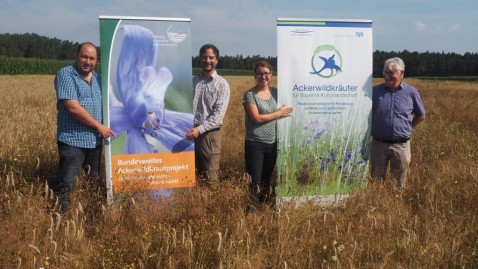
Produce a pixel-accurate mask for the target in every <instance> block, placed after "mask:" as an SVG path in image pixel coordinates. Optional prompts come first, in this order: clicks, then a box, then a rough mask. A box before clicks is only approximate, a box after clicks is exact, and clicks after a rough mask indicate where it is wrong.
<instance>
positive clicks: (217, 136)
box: [194, 130, 222, 184]
mask: <svg viewBox="0 0 478 269" xmlns="http://www.w3.org/2000/svg"><path fill="white" fill-rule="evenodd" d="M221 139H222V134H221V130H215V131H210V132H207V133H204V134H201V135H200V136H199V137H198V138H196V140H195V141H194V143H195V145H194V147H195V148H194V149H195V154H196V171H197V175H198V179H199V180H200V181H201V180H202V181H205V182H204V183H207V184H216V183H218V182H219V162H220V160H221Z"/></svg>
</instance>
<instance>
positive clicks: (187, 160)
mask: <svg viewBox="0 0 478 269" xmlns="http://www.w3.org/2000/svg"><path fill="white" fill-rule="evenodd" d="M99 20H100V40H101V44H100V46H101V74H102V88H103V110H104V111H103V117H104V123H105V124H106V125H107V126H109V127H110V128H111V129H112V130H113V131H114V132H115V133H116V137H114V138H111V139H110V140H109V141H106V146H105V162H106V179H107V190H108V201H109V202H110V203H111V202H112V200H113V193H115V192H124V191H134V190H148V191H149V192H150V193H151V194H152V195H153V197H163V196H169V195H171V194H172V193H173V189H174V188H183V187H191V186H194V185H195V173H194V171H195V164H194V141H193V140H189V139H186V138H185V137H184V135H185V134H186V132H187V131H188V130H189V129H190V128H192V127H193V114H192V111H193V109H192V100H193V91H192V58H191V32H190V19H181V18H156V17H153V18H150V17H112V16H100V18H99Z"/></svg>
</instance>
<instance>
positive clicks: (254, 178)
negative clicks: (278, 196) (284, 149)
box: [244, 141, 277, 204]
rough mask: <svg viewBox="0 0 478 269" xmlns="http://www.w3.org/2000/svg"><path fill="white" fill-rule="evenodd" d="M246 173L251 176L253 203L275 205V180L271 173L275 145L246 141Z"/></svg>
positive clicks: (275, 152) (274, 160) (274, 156)
mask: <svg viewBox="0 0 478 269" xmlns="http://www.w3.org/2000/svg"><path fill="white" fill-rule="evenodd" d="M244 153H245V158H246V171H247V173H248V174H249V175H250V176H251V185H250V191H251V199H252V202H253V203H264V202H265V203H270V204H274V203H275V187H276V186H275V185H276V184H275V182H276V181H275V180H273V179H272V173H273V172H274V168H275V165H276V160H277V143H273V144H265V143H260V142H254V141H246V142H245V148H244Z"/></svg>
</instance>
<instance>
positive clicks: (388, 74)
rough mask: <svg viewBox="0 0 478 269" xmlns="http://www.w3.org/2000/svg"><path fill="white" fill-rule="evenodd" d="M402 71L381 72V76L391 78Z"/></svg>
mask: <svg viewBox="0 0 478 269" xmlns="http://www.w3.org/2000/svg"><path fill="white" fill-rule="evenodd" d="M400 71H402V70H397V71H383V72H382V75H383V76H393V75H394V74H395V73H397V72H400Z"/></svg>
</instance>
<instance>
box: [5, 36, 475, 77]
mask: <svg viewBox="0 0 478 269" xmlns="http://www.w3.org/2000/svg"><path fill="white" fill-rule="evenodd" d="M78 45H79V43H78V42H70V41H65V40H60V39H58V38H49V37H45V36H40V35H38V34H34V33H25V34H8V33H6V34H0V61H9V60H10V61H11V58H26V59H30V58H31V59H36V60H37V59H44V60H50V61H51V60H55V61H56V60H70V61H72V60H74V57H75V52H76V48H77V47H78ZM311 57H312V55H311ZM391 57H400V58H402V59H403V60H404V61H405V65H406V75H407V76H412V77H414V76H420V77H447V76H477V74H478V53H470V52H467V53H465V54H458V53H450V52H448V53H445V52H428V51H427V52H411V51H408V50H404V51H391V52H386V51H380V50H377V51H375V52H374V53H373V77H381V76H382V68H383V62H384V61H385V60H386V59H388V58H391ZM259 60H266V61H268V62H269V63H271V64H272V66H273V67H274V69H275V70H277V57H261V56H260V55H253V56H243V55H236V56H229V55H222V56H221V58H220V61H219V64H218V66H217V68H218V69H232V70H252V68H253V65H254V63H255V62H257V61H259ZM27 62H30V61H27ZM192 65H193V68H199V67H200V58H199V56H193V57H192ZM0 66H2V65H0ZM0 74H5V72H2V70H0Z"/></svg>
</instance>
